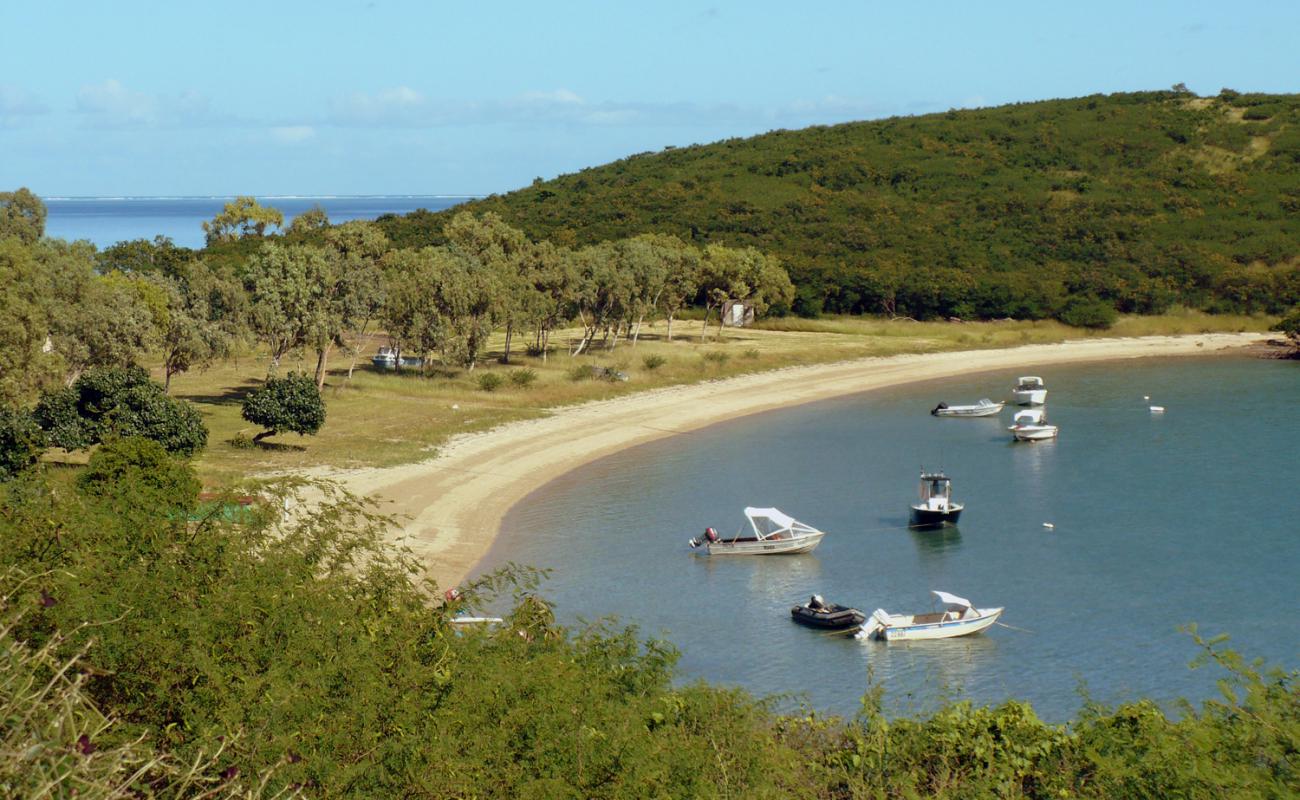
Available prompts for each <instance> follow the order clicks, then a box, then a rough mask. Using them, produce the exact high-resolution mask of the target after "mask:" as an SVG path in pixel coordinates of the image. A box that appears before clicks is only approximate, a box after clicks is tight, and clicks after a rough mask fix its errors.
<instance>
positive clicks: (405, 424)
mask: <svg viewBox="0 0 1300 800" xmlns="http://www.w3.org/2000/svg"><path fill="white" fill-rule="evenodd" d="M1272 322H1273V320H1272V319H1271V318H1267V317H1232V316H1208V315H1204V314H1200V313H1198V312H1178V313H1173V314H1168V315H1165V316H1161V317H1131V318H1128V317H1126V318H1121V320H1120V321H1119V322H1118V323H1117V324H1116V325H1115V326H1114V327H1113V328H1111V329H1110V330H1108V331H1102V332H1093V331H1083V330H1078V329H1074V328H1069V327H1066V326H1064V325H1061V324H1060V323H1058V322H1050V321H1049V322H1017V321H1005V322H965V323H949V322H911V321H906V320H899V321H889V320H882V319H873V318H861V317H831V318H825V319H816V320H808V319H798V318H784V319H771V320H764V321H763V322H762V323H761V324H760V325H759V326H758V327H756V328H752V329H744V330H731V329H729V330H728V331H727V332H726V335H725V336H724V338H723V339H721V340H720V341H719V340H717V339H716V338H715V336H716V328H711V329H710V333H709V338H708V341H706V342H701V341H700V323H699V322H698V321H691V320H683V321H679V322H678V323H677V324H675V325H674V330H673V336H674V339H673V341H671V342H669V341H667V340H666V338H665V336H664V334H665V329H664V327H663V325H662V323H661V324H657V325H652V326H648V327H647V329H646V330H645V331H643V333H642V335H641V339H640V342H639V343H638V344H637V346H636V347H632V346H631V345H630V344H629V343H627V342H624V341H620V342H619V343H618V345H617V346H616V347H615V348H614V349H612V350H606V349H603V348H600V347H597V348H596V349H595V350H594V352H593V353H592V354H590V355H583V356H579V357H576V358H575V357H571V356H569V355H568V351H567V350H566V349H565V348H564V346H563V342H564V340H565V336H564V335H556V336H555V337H554V339H553V342H555V343H557V349H558V352H556V351H553V352H552V353H551V354H550V357H549V358H548V359H547V360H546V361H545V362H543V360H542V359H541V358H540V357H531V356H526V355H524V354H523V353H512V355H511V361H512V363H511V364H500V363H497V358H498V357H499V355H500V352H499V351H497V352H491V353H490V354H489V358H488V359H487V361H486V362H485V363H480V365H479V366H478V367H477V368H476V369H474V370H473V371H468V370H448V369H443V368H440V367H434V368H433V369H431V370H430V371H429V373H428V374H422V373H421V372H420V371H419V370H406V371H404V372H403V373H401V374H398V373H393V372H379V371H377V370H376V369H375V368H374V367H372V366H371V364H370V356H371V355H372V354H373V353H374V351H375V349H376V348H377V347H378V346H379V345H380V344H383V343H384V340H383V339H382V338H381V337H372V338H371V339H370V340H369V341H368V342H367V343H366V345H365V347H364V348H363V349H362V352H361V355H360V357H359V359H358V365H357V369H356V371H355V373H354V374H353V376H352V378H351V379H350V380H349V379H348V378H347V367H348V363H349V361H350V358H349V357H347V356H345V355H341V354H339V355H335V356H334V358H333V361H332V365H331V366H332V369H331V371H330V374H329V376H328V379H327V381H326V384H325V393H324V396H325V400H326V404H327V408H328V417H327V420H326V423H325V426H324V427H323V428H322V429H321V432H320V433H319V434H318V435H316V436H309V437H299V436H297V435H294V434H285V435H281V436H278V437H273V438H270V439H267V440H266V441H265V445H266V446H263V447H253V446H251V445H250V444H249V443H248V440H249V439H251V438H252V436H253V435H254V434H256V433H257V432H258V429H257V428H256V427H255V426H252V425H250V424H249V423H247V422H245V421H244V420H243V419H242V418H241V417H240V414H239V411H240V402H241V401H242V399H243V397H244V395H245V394H246V393H247V392H248V391H249V390H250V389H253V388H255V387H257V386H258V385H259V384H260V383H261V381H262V379H263V378H264V377H265V375H266V369H267V361H266V358H265V356H264V355H261V354H259V353H252V354H245V355H242V356H240V357H237V358H231V359H227V360H225V361H223V362H221V363H219V364H217V365H215V366H213V367H212V368H210V369H207V370H205V371H202V372H195V373H192V374H182V375H178V376H176V377H174V378H173V379H172V393H173V394H174V395H176V396H177V397H181V398H184V399H186V400H190V401H191V402H193V403H195V404H196V405H197V406H198V407H199V409H200V411H201V412H202V413H203V415H204V418H205V419H206V421H207V424H208V427H209V429H210V431H211V434H210V438H209V441H208V447H207V449H206V450H205V451H204V453H203V454H202V456H201V457H200V459H199V462H198V467H199V471H200V474H201V475H202V477H203V479H204V480H205V481H206V482H209V483H220V482H223V481H225V480H229V479H235V478H240V477H243V476H246V475H250V474H255V473H267V472H284V471H295V470H300V469H305V468H308V467H317V466H327V467H338V468H348V467H365V466H390V465H394V464H402V463H409V462H412V461H417V460H421V459H424V458H429V457H431V456H433V455H434V454H435V453H436V452H437V448H438V446H439V445H441V444H442V443H443V442H445V441H446V440H447V439H448V438H449V437H451V436H453V435H455V434H457V433H464V432H471V431H481V430H485V429H487V428H491V427H494V426H496V425H498V424H501V423H503V422H508V421H511V420H517V419H525V418H529V417H536V416H540V415H542V414H544V413H546V410H547V409H548V408H553V407H557V406H563V405H568V404H573V403H581V402H586V401H589V400H599V399H606V398H612V397H617V396H620V395H624V394H628V393H631V392H637V391H644V390H647V389H653V388H659V387H665V386H672V385H679V384H688V383H695V382H698V381H703V380H712V379H716V378H725V377H730V376H733V375H740V374H743V373H748V372H756V371H761V370H770V369H777V368H780V367H787V366H792V365H799V364H814V363H826V362H832V361H840V360H844V359H849V358H860V357H866V356H885V355H894V354H899V353H923V352H936V351H941V350H961V349H985V348H997V347H1012V346H1016V345H1020V344H1035V343H1048V342H1059V341H1064V340H1065V339H1070V338H1081V337H1095V336H1151V335H1159V334H1177V333H1207V332H1223V331H1241V330H1266V329H1267V328H1268V326H1269V325H1270V324H1271V323H1272ZM573 333H575V334H576V332H573ZM501 344H502V342H501V341H494V342H493V345H494V346H495V347H498V348H499V347H500V346H501ZM656 361H660V362H662V363H660V364H658V365H657V366H655V362H656ZM313 366H314V359H312V358H311V357H310V354H303V355H302V360H301V361H294V360H292V359H290V360H286V361H285V362H284V363H283V364H282V368H283V369H286V370H289V369H300V370H304V371H307V370H310V369H311V368H312V367H313ZM592 367H596V368H610V369H612V370H616V371H619V372H622V373H625V374H626V375H627V376H628V380H627V381H618V380H605V379H600V378H595V377H592V372H593V370H592ZM521 370H528V371H531V372H532V373H534V375H535V377H534V378H533V379H532V381H531V383H528V384H527V385H520V384H517V383H515V382H514V381H513V380H512V375H516V374H517V373H518V372H519V371H521ZM483 375H496V376H499V379H500V386H499V387H497V388H496V389H495V390H492V391H487V390H485V389H484V388H482V386H481V385H480V381H482V380H485V379H484V378H482V376H483ZM159 377H161V376H160V375H159ZM486 380H488V381H491V380H492V379H491V378H489V379H486Z"/></svg>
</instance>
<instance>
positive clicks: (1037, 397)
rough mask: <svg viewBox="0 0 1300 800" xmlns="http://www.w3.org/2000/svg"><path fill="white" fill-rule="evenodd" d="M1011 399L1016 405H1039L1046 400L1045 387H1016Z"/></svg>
mask: <svg viewBox="0 0 1300 800" xmlns="http://www.w3.org/2000/svg"><path fill="white" fill-rule="evenodd" d="M1011 399H1012V400H1014V401H1015V404H1016V405H1018V406H1041V405H1043V404H1044V403H1046V402H1047V390H1046V389H1016V390H1015V391H1013V392H1012V393H1011Z"/></svg>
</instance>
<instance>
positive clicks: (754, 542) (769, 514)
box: [690, 506, 826, 556]
mask: <svg viewBox="0 0 1300 800" xmlns="http://www.w3.org/2000/svg"><path fill="white" fill-rule="evenodd" d="M745 516H746V517H748V518H749V527H750V529H751V530H752V531H753V534H754V535H753V536H741V535H740V534H741V533H744V528H743V527H742V528H741V530H740V532H738V533H737V534H736V537H735V538H734V539H722V538H719V537H718V532H717V531H715V530H714V529H713V528H705V529H704V535H703V536H701V537H699V538H696V539H691V540H690V545H691V547H692V548H694V549H696V550H703V551H704V552H706V553H708V554H709V555H711V556H723V555H734V556H774V555H788V554H791V553H807V552H809V551H811V550H812V549H813V548H815V547H816V546H817V545H819V544H821V541H822V537H823V536H825V535H826V534H825V532H823V531H819V530H817V529H816V528H814V527H813V526H811V525H805V524H804V523H802V522H800V521H799V520H797V519H795V518H794V517H792V516H790V515H789V514H786V513H784V512H782V511H781V510H779V509H775V508H753V507H752V506H751V507H749V508H746V509H745Z"/></svg>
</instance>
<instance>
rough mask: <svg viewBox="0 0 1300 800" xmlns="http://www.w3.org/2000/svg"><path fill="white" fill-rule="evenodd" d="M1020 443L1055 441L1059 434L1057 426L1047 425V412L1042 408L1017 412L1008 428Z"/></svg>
mask: <svg viewBox="0 0 1300 800" xmlns="http://www.w3.org/2000/svg"><path fill="white" fill-rule="evenodd" d="M1007 430H1009V431H1011V435H1012V436H1014V437H1015V439H1016V441H1018V442H1039V441H1043V440H1044V439H1055V438H1056V434H1057V433H1058V431H1057V428H1056V426H1055V425H1048V424H1047V412H1045V411H1044V410H1043V409H1041V408H1026V409H1025V410H1024V411H1017V412H1016V415H1015V416H1014V417H1012V418H1011V425H1010V427H1008V428H1007Z"/></svg>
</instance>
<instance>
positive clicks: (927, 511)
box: [909, 470, 966, 529]
mask: <svg viewBox="0 0 1300 800" xmlns="http://www.w3.org/2000/svg"><path fill="white" fill-rule="evenodd" d="M965 507H966V506H964V505H963V504H961V503H954V502H953V500H952V480H951V479H950V478H949V477H948V476H947V475H945V474H943V472H942V471H940V472H925V471H924V470H922V471H921V502H919V503H917V504H915V505H913V506H912V515H911V520H910V522H909V527H912V528H917V529H921V528H942V527H943V526H945V525H956V524H957V518H958V517H960V516H961V510H962V509H963V508H965Z"/></svg>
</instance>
